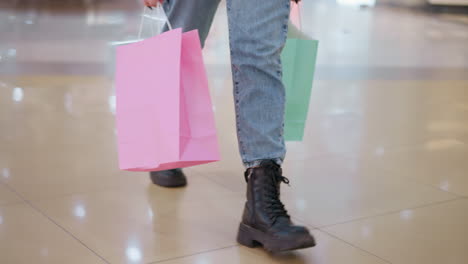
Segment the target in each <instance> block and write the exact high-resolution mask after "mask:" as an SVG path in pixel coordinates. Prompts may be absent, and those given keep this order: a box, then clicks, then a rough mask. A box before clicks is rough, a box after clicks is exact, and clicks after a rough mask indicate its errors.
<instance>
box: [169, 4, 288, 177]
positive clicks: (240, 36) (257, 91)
mask: <svg viewBox="0 0 468 264" xmlns="http://www.w3.org/2000/svg"><path fill="white" fill-rule="evenodd" d="M219 2H220V0H170V1H169V2H167V1H166V3H165V6H164V7H165V9H166V12H167V14H168V17H169V21H171V23H172V25H173V27H174V28H182V29H183V30H184V31H190V30H193V29H198V31H199V34H200V40H201V42H202V45H204V43H205V40H206V37H207V36H208V32H209V30H210V27H211V24H212V22H213V17H214V15H215V13H216V10H217V8H218V5H219ZM227 11H228V22H229V43H230V49H231V64H232V65H231V68H232V77H233V85H234V99H235V106H236V120H237V137H238V142H239V150H240V154H241V157H242V161H243V162H244V165H245V166H246V167H247V168H251V167H255V166H258V165H259V163H260V162H261V161H262V160H266V159H270V160H274V161H276V162H277V163H278V164H279V165H281V163H282V162H283V160H284V157H285V154H286V147H285V144H284V138H283V130H284V108H285V90H284V85H283V83H282V67H281V60H280V54H281V51H282V49H283V47H284V45H285V42H286V37H287V31H288V20H289V12H290V0H227Z"/></svg>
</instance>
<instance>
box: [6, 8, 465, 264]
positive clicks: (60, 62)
mask: <svg viewBox="0 0 468 264" xmlns="http://www.w3.org/2000/svg"><path fill="white" fill-rule="evenodd" d="M187 1H190V0H187ZM467 6H468V1H467V0H336V1H335V0H303V8H302V13H303V20H304V23H303V24H304V32H305V33H306V34H307V35H309V36H311V37H313V38H315V39H318V40H319V41H320V47H319V53H318V61H317V70H316V75H315V80H314V87H313V91H312V96H311V103H310V109H309V114H308V119H307V126H306V130H305V137H304V140H303V141H301V142H288V143H287V145H288V150H289V152H288V157H287V161H286V163H285V165H284V174H285V175H286V176H287V177H288V178H289V179H290V180H291V187H287V186H285V187H283V196H282V199H283V200H284V202H285V203H286V205H287V208H289V210H290V213H291V214H292V215H293V216H294V220H295V221H296V222H297V223H300V224H303V225H306V226H308V227H309V228H311V229H312V233H313V234H314V235H315V236H316V238H317V240H318V246H317V247H315V248H313V249H306V250H301V251H297V252H291V253H285V254H277V255H271V254H267V253H265V252H264V251H262V250H260V249H249V248H245V247H242V246H239V245H238V244H237V243H236V240H235V236H236V232H237V227H238V223H239V220H240V214H241V211H242V206H243V201H244V191H245V183H244V180H243V175H242V173H243V168H242V166H241V163H240V159H239V156H238V154H237V141H236V137H235V127H234V106H233V102H232V101H233V100H232V84H231V82H232V79H231V75H230V65H229V49H228V36H227V32H228V29H227V22H226V8H225V1H222V3H221V6H220V8H219V10H218V13H217V16H216V18H215V21H214V24H213V28H212V31H211V35H210V37H209V39H208V40H207V43H206V48H205V50H204V56H205V63H206V67H207V70H208V75H209V81H210V89H211V94H212V98H213V100H214V104H215V112H216V113H215V114H216V120H217V127H218V131H219V137H220V143H221V148H222V156H223V160H222V161H221V162H219V163H215V164H210V165H205V166H199V167H193V168H190V169H188V170H187V171H186V172H187V174H188V176H189V186H188V187H187V188H182V189H175V190H168V189H163V188H160V187H157V186H154V185H152V184H151V183H150V181H149V179H148V177H147V175H146V174H145V173H130V172H123V171H119V170H118V166H117V150H116V136H115V125H114V119H115V116H114V115H115V93H114V88H113V69H114V59H113V57H114V47H113V46H112V45H111V44H112V43H114V42H116V41H121V40H126V39H131V38H134V37H135V36H136V34H137V30H138V25H139V21H140V14H141V11H142V4H141V2H140V1H139V0H2V1H0V263H2V264H23V263H48V264H49V263H60V264H69V263H77V264H88V263H164V264H181V263H184V264H189V263H194V264H211V263H213V264H220V263H223V264H235V263H255V264H257V263H312V264H385V263H395V264H441V263H444V264H445V263H446V264H466V263H468V7H467ZM201 12H202V11H201Z"/></svg>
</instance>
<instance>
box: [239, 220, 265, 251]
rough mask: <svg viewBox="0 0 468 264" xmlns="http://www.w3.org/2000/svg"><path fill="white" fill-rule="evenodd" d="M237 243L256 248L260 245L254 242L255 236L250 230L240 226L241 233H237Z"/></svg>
mask: <svg viewBox="0 0 468 264" xmlns="http://www.w3.org/2000/svg"><path fill="white" fill-rule="evenodd" d="M237 242H238V243H239V244H241V245H243V246H246V247H250V248H254V247H257V246H259V245H260V244H259V243H258V242H257V241H255V240H254V237H253V234H252V233H251V232H250V230H249V228H248V227H247V226H246V225H244V224H240V225H239V232H238V233H237Z"/></svg>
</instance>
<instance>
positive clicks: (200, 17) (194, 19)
mask: <svg viewBox="0 0 468 264" xmlns="http://www.w3.org/2000/svg"><path fill="white" fill-rule="evenodd" d="M219 2H220V0H170V1H169V2H168V1H166V2H165V3H164V9H165V10H166V13H167V16H168V18H169V21H170V22H171V24H172V27H173V28H182V30H183V31H184V32H186V31H191V30H194V29H198V33H199V36H200V41H201V44H202V47H203V46H204V45H205V40H206V37H207V36H208V32H209V31H210V28H211V23H212V22H213V18H214V15H215V14H216V10H217V9H218V5H219ZM165 30H167V27H166V28H165Z"/></svg>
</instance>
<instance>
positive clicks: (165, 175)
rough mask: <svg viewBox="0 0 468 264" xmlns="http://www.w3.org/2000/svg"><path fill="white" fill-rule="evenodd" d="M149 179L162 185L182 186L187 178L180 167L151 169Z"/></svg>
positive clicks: (185, 183)
mask: <svg viewBox="0 0 468 264" xmlns="http://www.w3.org/2000/svg"><path fill="white" fill-rule="evenodd" d="M150 178H151V181H152V182H153V183H154V184H156V185H159V186H162V187H182V186H185V185H187V178H186V177H185V174H184V172H183V171H182V170H181V169H174V170H165V171H152V172H150Z"/></svg>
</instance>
